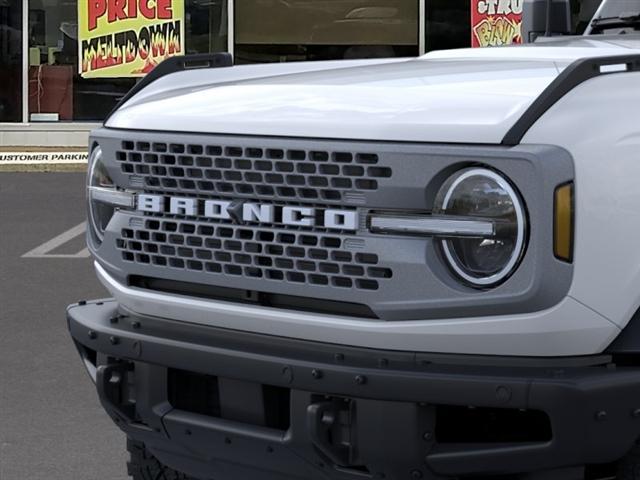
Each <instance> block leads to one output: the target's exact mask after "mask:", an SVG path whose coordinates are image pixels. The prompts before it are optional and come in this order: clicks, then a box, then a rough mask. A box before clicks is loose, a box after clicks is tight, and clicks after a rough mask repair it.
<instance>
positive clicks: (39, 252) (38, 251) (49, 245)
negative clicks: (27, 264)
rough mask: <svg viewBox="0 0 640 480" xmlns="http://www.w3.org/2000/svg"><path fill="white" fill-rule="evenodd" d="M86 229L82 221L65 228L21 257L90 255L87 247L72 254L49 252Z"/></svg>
mask: <svg viewBox="0 0 640 480" xmlns="http://www.w3.org/2000/svg"><path fill="white" fill-rule="evenodd" d="M86 230H87V222H82V223H81V224H79V225H76V226H75V227H73V228H71V229H69V230H67V231H66V232H64V233H61V234H60V235H58V236H57V237H55V238H52V239H51V240H49V241H47V242H44V243H43V244H42V245H40V246H38V247H36V248H34V249H33V250H31V251H29V252H27V253H25V254H24V255H22V258H87V257H89V256H91V254H90V253H89V249H87V248H83V249H82V250H80V251H79V252H78V253H74V254H58V253H49V252H52V251H53V250H55V249H56V248H58V247H60V246H61V245H64V244H65V243H67V242H68V241H70V240H73V239H74V238H76V237H77V236H79V235H84V233H85V231H86Z"/></svg>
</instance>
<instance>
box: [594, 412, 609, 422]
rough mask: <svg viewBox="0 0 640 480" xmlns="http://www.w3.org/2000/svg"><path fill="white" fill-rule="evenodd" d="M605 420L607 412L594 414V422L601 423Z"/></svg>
mask: <svg viewBox="0 0 640 480" xmlns="http://www.w3.org/2000/svg"><path fill="white" fill-rule="evenodd" d="M606 419H607V412H605V411H604V410H601V411H599V412H598V413H596V420H597V421H599V422H603V421H604V420H606Z"/></svg>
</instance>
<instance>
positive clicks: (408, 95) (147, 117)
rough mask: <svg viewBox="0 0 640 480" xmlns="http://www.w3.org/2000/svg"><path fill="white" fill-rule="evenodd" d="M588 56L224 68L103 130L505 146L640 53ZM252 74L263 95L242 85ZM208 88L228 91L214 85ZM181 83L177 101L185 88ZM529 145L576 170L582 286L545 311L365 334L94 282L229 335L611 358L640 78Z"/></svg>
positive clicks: (628, 229) (143, 307) (540, 52)
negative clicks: (557, 83)
mask: <svg viewBox="0 0 640 480" xmlns="http://www.w3.org/2000/svg"><path fill="white" fill-rule="evenodd" d="M634 41H635V42H636V43H637V40H634ZM574 42H575V41H573V40H569V41H567V43H568V44H572V43H574ZM578 43H580V46H579V47H574V46H570V45H569V46H565V47H550V46H545V47H518V48H504V49H491V50H473V51H472V50H459V51H452V52H436V53H433V54H430V55H427V56H425V57H423V58H421V59H418V60H413V61H393V62H389V63H385V62H379V61H378V62H376V61H372V62H356V63H359V65H366V66H365V67H363V68H359V69H356V68H352V67H353V66H354V65H355V64H341V65H344V66H347V67H348V68H346V69H338V70H336V68H337V64H336V62H331V63H330V64H326V65H327V66H329V70H328V71H323V72H317V73H307V74H296V73H292V72H294V71H295V70H296V66H288V67H287V69H281V70H278V69H275V68H274V70H270V68H268V67H262V68H253V69H252V68H250V67H248V68H247V69H246V70H242V69H241V68H240V69H237V70H236V69H228V70H227V71H226V72H223V71H222V70H221V71H220V72H221V73H220V74H218V73H217V72H216V74H215V75H213V74H212V73H211V72H210V71H209V72H197V71H195V72H185V73H181V74H177V75H172V76H169V77H167V78H165V79H163V80H161V81H158V82H157V84H153V85H152V86H151V87H149V88H148V89H146V90H144V91H143V92H142V93H141V94H139V95H138V96H136V97H134V98H133V99H132V100H131V101H130V102H128V103H127V105H125V106H124V107H123V108H122V109H121V110H119V111H118V112H117V113H116V114H115V115H114V116H113V117H112V118H111V120H110V121H109V122H108V124H107V126H108V127H113V128H130V129H136V128H144V129H147V130H173V131H188V132H207V133H230V134H252V135H278V136H288V137H290V136H298V137H316V138H317V137H325V138H336V139H338V138H348V139H376V140H405V141H418V142H442V143H447V142H456V143H478V144H480V143H485V144H487V143H490V144H496V143H499V142H500V141H501V140H502V138H503V136H504V135H505V133H506V132H507V131H508V130H509V129H510V128H511V126H512V125H513V124H514V123H515V122H516V121H517V120H518V118H520V116H521V115H522V113H523V112H524V111H525V110H526V108H527V107H528V106H529V105H530V104H531V103H532V102H533V101H534V100H535V99H536V98H537V96H538V95H539V93H540V92H541V91H542V90H543V89H544V88H545V87H546V86H547V85H548V84H549V83H550V82H551V81H552V80H553V79H554V78H556V76H557V74H558V72H559V71H561V70H562V68H564V67H565V66H566V65H567V64H568V63H569V62H571V61H573V60H575V59H577V58H581V57H588V56H604V55H606V56H608V55H622V54H632V53H635V54H639V53H640V49H635V50H634V49H629V48H624V46H625V45H626V46H627V47H629V46H634V47H636V48H637V46H636V45H635V44H633V42H627V43H624V42H623V41H620V42H619V43H620V45H621V46H616V45H615V44H614V43H612V42H603V41H599V40H584V41H582V42H578ZM381 63H382V64H381ZM316 65H318V66H319V65H320V64H314V67H315V66H316ZM501 66H502V67H503V68H501ZM297 68H302V69H305V68H310V67H303V66H299V67H297ZM234 72H235V73H234ZM277 72H280V73H277ZM245 74H246V76H245V77H244V78H253V80H244V81H241V77H243V75H245ZM210 75H212V76H213V77H215V78H216V79H218V80H220V79H221V80H220V81H221V82H222V83H221V84H214V83H213V82H211V81H210V80H209V78H210V77H209V76H210ZM220 75H222V77H220ZM225 75H226V77H225ZM234 75H235V77H234ZM270 75H273V76H271V77H270ZM232 77H234V78H232ZM255 77H261V78H259V79H256V78H255ZM264 77H267V78H264ZM172 81H173V82H179V83H182V85H181V87H180V88H179V89H176V88H175V87H174V85H175V84H174V85H172V83H171V82H172ZM169 112H170V114H169ZM523 143H531V144H552V145H559V146H561V147H564V148H565V149H567V150H568V151H569V152H570V153H571V154H572V155H573V157H574V160H575V169H576V196H577V212H576V228H577V230H576V242H575V262H574V263H575V275H574V281H573V284H572V287H571V289H570V293H569V295H568V296H567V297H566V298H565V299H564V300H563V301H562V302H560V303H559V304H558V305H556V306H555V307H553V308H551V309H549V310H544V311H540V312H536V313H530V314H525V315H511V316H496V317H479V318H459V319H447V320H425V321H406V322H405V321H403V322H380V321H363V320H361V319H357V320H353V319H349V318H341V317H335V316H329V315H317V314H307V313H300V312H293V311H283V310H277V309H269V308H257V307H247V306H242V305H236V304H230V303H225V302H215V301H205V300H198V299H193V298H189V297H181V296H175V295H165V294H153V293H148V292H146V291H142V290H137V289H135V288H128V287H126V286H123V285H120V284H118V283H117V282H116V281H115V280H114V279H113V278H111V277H110V276H109V275H108V274H107V273H106V272H105V271H104V270H103V269H102V268H101V267H100V266H99V265H97V270H98V274H99V277H100V279H101V281H102V282H103V283H104V285H105V286H106V287H107V288H108V289H109V290H110V291H111V293H112V294H113V295H114V296H115V297H116V299H117V300H118V301H119V302H120V303H121V304H122V305H124V306H125V307H126V308H128V309H130V310H132V311H134V312H138V313H141V314H148V315H158V316H164V317H168V318H174V319H178V320H183V321H188V322H193V323H200V324H205V325H212V326H218V327H223V328H233V329H239V330H247V331H253V332H259V333H265V334H271V335H277V336H285V337H294V338H301V339H308V340H315V341H322V342H329V343H340V344H347V345H354V346H362V347H376V348H388V349H394V350H414V351H421V352H442V353H459V354H483V355H520V356H571V355H590V354H597V353H600V352H602V351H603V350H604V349H605V348H606V347H607V346H608V345H609V343H610V342H611V341H612V340H613V339H614V338H615V337H616V336H617V335H618V334H619V333H620V331H621V329H622V328H623V327H624V326H625V325H626V324H627V322H628V321H629V319H630V317H631V315H632V314H633V312H635V311H636V309H637V308H638V306H639V305H640V248H638V246H637V244H638V240H637V239H638V238H640V188H638V181H639V179H640V73H623V74H613V75H607V76H603V77H600V78H597V79H594V80H590V81H588V82H586V83H584V84H583V85H581V86H579V87H577V88H576V89H575V90H573V91H572V92H570V93H569V94H568V95H567V96H566V97H565V98H563V99H562V100H561V101H560V102H558V103H557V104H556V105H555V106H554V107H553V108H551V110H549V111H548V112H547V113H546V114H545V115H544V116H543V117H542V118H541V119H540V120H539V121H538V122H537V123H536V125H535V126H534V127H533V128H532V129H531V130H530V131H529V132H528V134H527V135H526V136H525V138H524V140H523ZM533 227H534V228H535V226H533Z"/></svg>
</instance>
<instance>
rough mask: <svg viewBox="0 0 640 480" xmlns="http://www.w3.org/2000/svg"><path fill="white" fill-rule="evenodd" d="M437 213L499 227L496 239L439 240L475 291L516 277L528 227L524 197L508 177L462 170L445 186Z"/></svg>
mask: <svg viewBox="0 0 640 480" xmlns="http://www.w3.org/2000/svg"><path fill="white" fill-rule="evenodd" d="M434 210H435V211H434V213H437V214H442V215H446V216H453V217H459V218H469V219H473V218H482V219H485V220H490V221H492V222H494V224H495V231H494V233H493V234H492V235H487V236H478V237H472V238H469V237H468V236H467V237H460V238H446V239H443V240H441V246H442V251H443V253H444V257H445V259H446V261H447V263H448V264H449V266H450V267H451V269H452V270H453V271H454V272H455V274H456V275H458V276H459V277H460V278H462V279H463V280H464V281H466V282H468V283H470V284H471V285H473V286H475V287H490V286H494V285H496V284H498V283H500V282H501V281H503V280H505V279H506V278H507V277H508V276H509V275H511V273H513V271H514V270H515V269H516V267H517V266H518V263H519V261H520V259H521V258H522V255H523V253H524V249H525V240H526V232H527V225H526V215H525V211H524V206H523V204H522V201H521V200H520V196H519V195H518V193H517V192H516V190H515V189H514V188H513V187H512V186H511V185H510V184H509V182H508V181H507V180H506V179H505V178H504V177H502V176H501V175H499V174H498V173H496V172H494V171H492V170H489V169H486V168H468V169H464V170H461V171H459V172H457V173H456V174H454V175H453V176H451V177H450V178H449V179H448V180H447V181H446V182H445V184H444V185H443V186H442V188H441V189H440V191H439V193H438V195H437V198H436V204H435V208H434Z"/></svg>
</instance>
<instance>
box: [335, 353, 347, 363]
mask: <svg viewBox="0 0 640 480" xmlns="http://www.w3.org/2000/svg"><path fill="white" fill-rule="evenodd" d="M333 359H334V360H335V361H336V362H344V354H342V353H336V354H335V355H334V356H333Z"/></svg>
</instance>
